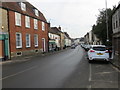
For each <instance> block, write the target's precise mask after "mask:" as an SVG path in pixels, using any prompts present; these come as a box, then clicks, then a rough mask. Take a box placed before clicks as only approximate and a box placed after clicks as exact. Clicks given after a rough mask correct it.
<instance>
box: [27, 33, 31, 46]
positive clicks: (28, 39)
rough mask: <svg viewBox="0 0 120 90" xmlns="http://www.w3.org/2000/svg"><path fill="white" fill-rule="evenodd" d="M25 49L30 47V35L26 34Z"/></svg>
mask: <svg viewBox="0 0 120 90" xmlns="http://www.w3.org/2000/svg"><path fill="white" fill-rule="evenodd" d="M26 47H30V34H26Z"/></svg>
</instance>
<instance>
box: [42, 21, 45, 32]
mask: <svg viewBox="0 0 120 90" xmlns="http://www.w3.org/2000/svg"><path fill="white" fill-rule="evenodd" d="M42 31H45V22H42Z"/></svg>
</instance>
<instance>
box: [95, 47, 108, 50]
mask: <svg viewBox="0 0 120 90" xmlns="http://www.w3.org/2000/svg"><path fill="white" fill-rule="evenodd" d="M93 50H95V51H105V50H106V48H105V47H93Z"/></svg>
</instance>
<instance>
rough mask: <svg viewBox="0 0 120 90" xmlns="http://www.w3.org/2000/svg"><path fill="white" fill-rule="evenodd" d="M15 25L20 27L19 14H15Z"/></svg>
mask: <svg viewBox="0 0 120 90" xmlns="http://www.w3.org/2000/svg"><path fill="white" fill-rule="evenodd" d="M15 25H17V26H21V14H20V13H17V12H15Z"/></svg>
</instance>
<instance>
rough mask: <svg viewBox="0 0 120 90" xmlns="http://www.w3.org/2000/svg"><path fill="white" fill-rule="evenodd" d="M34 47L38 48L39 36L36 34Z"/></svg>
mask: <svg viewBox="0 0 120 90" xmlns="http://www.w3.org/2000/svg"><path fill="white" fill-rule="evenodd" d="M34 45H35V47H38V35H37V34H34Z"/></svg>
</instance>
